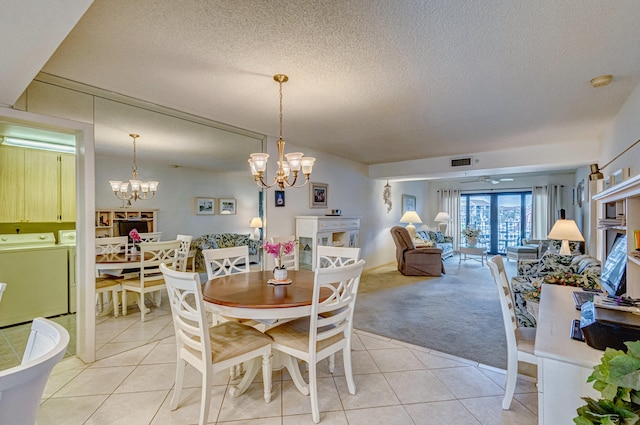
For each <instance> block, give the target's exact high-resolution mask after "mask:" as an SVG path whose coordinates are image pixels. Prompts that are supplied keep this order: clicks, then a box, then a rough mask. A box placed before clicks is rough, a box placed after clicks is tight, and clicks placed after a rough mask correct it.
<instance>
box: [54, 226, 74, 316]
mask: <svg viewBox="0 0 640 425" xmlns="http://www.w3.org/2000/svg"><path fill="white" fill-rule="evenodd" d="M58 245H61V246H65V247H67V263H68V273H67V274H68V276H69V313H75V312H76V305H77V301H76V297H77V295H78V288H77V285H76V231H75V229H74V230H58Z"/></svg>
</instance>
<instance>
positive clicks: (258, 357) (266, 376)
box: [160, 264, 271, 425]
mask: <svg viewBox="0 0 640 425" xmlns="http://www.w3.org/2000/svg"><path fill="white" fill-rule="evenodd" d="M160 270H161V271H162V273H163V275H164V279H165V282H166V286H167V293H168V294H169V304H170V305H171V315H172V317H173V325H174V328H175V336H176V345H177V362H176V378H175V386H174V391H173V396H172V397H171V401H170V405H169V406H170V408H171V410H175V409H176V408H177V407H178V404H179V402H180V394H181V392H182V386H183V383H184V372H185V368H186V365H187V364H189V365H191V366H193V367H194V368H195V369H196V370H197V371H198V372H200V373H201V374H202V389H201V397H200V419H199V421H198V424H199V425H204V424H206V423H207V422H208V418H209V400H210V398H211V386H212V384H213V375H214V374H215V373H218V372H220V371H223V370H226V369H229V368H233V367H234V366H236V365H239V364H241V363H245V362H246V363H245V365H246V371H245V375H244V377H243V379H242V380H241V381H240V383H239V384H238V385H237V386H236V387H235V388H233V389H232V390H231V395H232V396H233V397H238V396H239V395H240V394H242V393H244V392H245V391H246V390H247V388H248V387H249V385H250V384H251V382H252V381H253V378H254V377H255V375H256V374H257V372H258V370H259V369H260V367H262V382H263V388H264V401H265V403H269V402H270V401H271V338H269V337H268V336H267V335H265V334H263V333H262V332H260V331H258V330H256V329H254V328H252V327H250V326H246V325H243V324H240V323H237V322H224V323H220V324H218V325H215V326H213V327H209V325H208V322H207V318H206V313H205V310H204V302H203V299H202V289H201V285H200V276H199V275H198V273H186V272H179V271H175V270H171V269H170V268H168V267H167V266H166V265H165V264H162V265H160Z"/></svg>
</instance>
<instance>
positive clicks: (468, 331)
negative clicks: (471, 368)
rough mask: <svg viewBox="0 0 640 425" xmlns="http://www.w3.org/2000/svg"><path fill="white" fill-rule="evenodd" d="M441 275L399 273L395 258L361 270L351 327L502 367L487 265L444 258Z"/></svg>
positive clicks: (500, 332) (502, 343)
mask: <svg viewBox="0 0 640 425" xmlns="http://www.w3.org/2000/svg"><path fill="white" fill-rule="evenodd" d="M445 267H446V270H447V274H446V275H443V276H441V277H418V276H403V275H402V274H401V273H400V272H398V271H397V269H396V267H395V264H393V265H389V266H383V267H379V268H376V269H374V270H372V271H367V272H365V273H364V274H363V275H362V278H361V282H360V289H359V290H358V300H357V302H356V308H355V313H354V327H355V328H356V329H361V330H364V331H367V332H371V333H375V334H378V335H383V336H387V337H389V338H394V339H398V340H401V341H405V342H408V343H411V344H415V345H419V346H422V347H426V348H430V349H433V350H438V351H441V352H444V353H448V354H452V355H455V356H458V357H462V358H465V359H469V360H473V361H476V362H479V363H482V364H486V365H489V366H494V367H498V368H501V369H505V368H506V364H507V348H506V346H507V345H506V339H505V333H504V325H503V322H502V313H501V312H500V302H499V300H498V293H497V290H496V287H495V285H494V283H493V279H492V278H491V274H490V272H489V268H488V267H487V265H486V264H485V265H481V264H480V263H479V262H475V261H465V262H463V263H462V264H458V257H457V256H456V257H453V258H450V259H448V260H447V261H445Z"/></svg>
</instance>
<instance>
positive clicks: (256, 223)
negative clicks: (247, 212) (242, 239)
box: [249, 217, 262, 241]
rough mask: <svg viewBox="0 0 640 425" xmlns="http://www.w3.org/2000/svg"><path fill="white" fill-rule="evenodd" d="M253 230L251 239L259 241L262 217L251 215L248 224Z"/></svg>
mask: <svg viewBox="0 0 640 425" xmlns="http://www.w3.org/2000/svg"><path fill="white" fill-rule="evenodd" d="M249 227H251V228H252V229H254V230H253V239H255V240H257V241H259V240H260V229H262V219H261V218H260V217H253V218H252V219H251V223H250V224H249Z"/></svg>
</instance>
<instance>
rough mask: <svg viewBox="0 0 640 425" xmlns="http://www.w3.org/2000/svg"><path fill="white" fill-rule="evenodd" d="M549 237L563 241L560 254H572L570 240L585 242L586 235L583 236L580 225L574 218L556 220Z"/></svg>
mask: <svg viewBox="0 0 640 425" xmlns="http://www.w3.org/2000/svg"><path fill="white" fill-rule="evenodd" d="M547 237H548V238H549V239H557V240H561V241H562V245H561V246H560V255H571V250H570V249H569V241H578V242H584V237H582V233H580V230H579V229H578V225H577V224H576V222H575V221H573V220H564V219H559V220H556V222H555V224H554V225H553V227H552V228H551V231H550V232H549V234H548V235H547Z"/></svg>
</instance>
